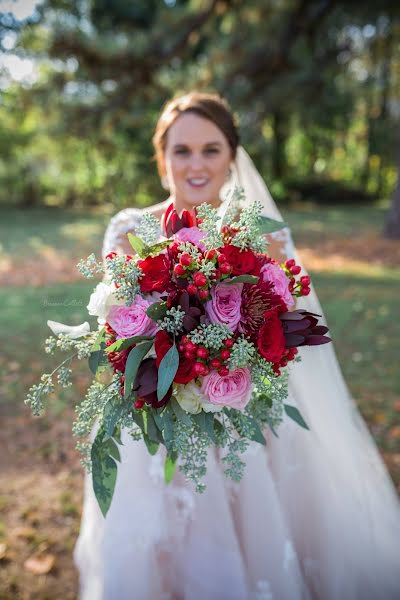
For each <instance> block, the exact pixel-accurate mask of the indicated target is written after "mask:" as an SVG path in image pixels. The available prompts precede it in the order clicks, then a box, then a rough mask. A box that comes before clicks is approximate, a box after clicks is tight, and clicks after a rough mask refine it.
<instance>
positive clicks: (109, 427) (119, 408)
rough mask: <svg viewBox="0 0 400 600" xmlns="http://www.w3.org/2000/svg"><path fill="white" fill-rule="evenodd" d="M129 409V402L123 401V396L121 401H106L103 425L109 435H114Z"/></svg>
mask: <svg viewBox="0 0 400 600" xmlns="http://www.w3.org/2000/svg"><path fill="white" fill-rule="evenodd" d="M128 410H129V404H128V403H127V402H123V401H122V398H121V402H118V401H117V402H115V400H114V401H112V400H109V401H108V402H107V403H106V405H105V407H104V410H103V427H104V431H105V434H106V436H107V437H109V438H111V437H113V435H114V431H115V427H116V426H117V423H118V421H119V420H120V418H121V417H122V416H123V414H124V413H126V412H128Z"/></svg>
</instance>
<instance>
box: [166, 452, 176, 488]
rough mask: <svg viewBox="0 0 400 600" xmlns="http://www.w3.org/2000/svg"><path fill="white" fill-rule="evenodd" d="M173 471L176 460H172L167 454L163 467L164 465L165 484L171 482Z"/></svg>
mask: <svg viewBox="0 0 400 600" xmlns="http://www.w3.org/2000/svg"><path fill="white" fill-rule="evenodd" d="M175 469H176V460H173V459H172V458H171V456H170V455H169V454H167V457H166V459H165V465H164V479H165V483H171V481H172V480H173V478H174V475H175Z"/></svg>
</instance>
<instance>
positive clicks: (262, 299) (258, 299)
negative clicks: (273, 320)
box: [239, 281, 286, 341]
mask: <svg viewBox="0 0 400 600" xmlns="http://www.w3.org/2000/svg"><path fill="white" fill-rule="evenodd" d="M281 306H282V299H281V297H280V296H278V295H277V294H275V292H274V285H273V283H271V282H269V281H265V282H264V281H259V282H258V283H257V284H256V285H251V284H246V285H244V286H243V293H242V306H241V309H240V311H241V315H242V317H241V320H240V323H239V329H240V331H241V332H242V333H244V334H245V335H246V337H249V338H250V339H251V340H252V341H256V340H257V337H258V332H259V331H260V327H261V326H262V325H263V323H264V313H265V312H266V311H268V310H270V309H271V308H281ZM282 308H283V310H286V306H284V307H282Z"/></svg>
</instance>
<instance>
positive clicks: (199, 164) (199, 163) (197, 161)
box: [189, 153, 204, 171]
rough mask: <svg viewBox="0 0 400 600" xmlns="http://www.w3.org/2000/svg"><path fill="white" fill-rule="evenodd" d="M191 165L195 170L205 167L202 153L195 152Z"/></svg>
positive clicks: (191, 158)
mask: <svg viewBox="0 0 400 600" xmlns="http://www.w3.org/2000/svg"><path fill="white" fill-rule="evenodd" d="M189 166H190V168H191V169H193V171H201V170H202V169H204V158H203V156H202V155H201V154H200V153H193V154H192V155H191V157H190V163H189Z"/></svg>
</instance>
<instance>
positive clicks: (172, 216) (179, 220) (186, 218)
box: [164, 203, 196, 237]
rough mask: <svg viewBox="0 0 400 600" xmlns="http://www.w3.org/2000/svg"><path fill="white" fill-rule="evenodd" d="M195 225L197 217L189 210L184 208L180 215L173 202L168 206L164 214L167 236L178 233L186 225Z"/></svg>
mask: <svg viewBox="0 0 400 600" xmlns="http://www.w3.org/2000/svg"><path fill="white" fill-rule="evenodd" d="M194 225H196V217H193V215H191V214H190V212H189V211H188V210H183V211H182V214H181V216H179V215H178V213H177V212H176V210H175V208H174V205H173V203H171V204H170V205H169V206H168V208H167V210H166V211H165V215H164V229H165V233H166V235H167V237H171V235H174V234H175V233H178V231H179V230H180V229H183V228H184V227H193V226H194Z"/></svg>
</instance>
